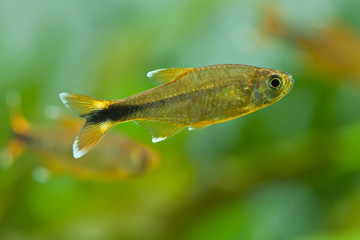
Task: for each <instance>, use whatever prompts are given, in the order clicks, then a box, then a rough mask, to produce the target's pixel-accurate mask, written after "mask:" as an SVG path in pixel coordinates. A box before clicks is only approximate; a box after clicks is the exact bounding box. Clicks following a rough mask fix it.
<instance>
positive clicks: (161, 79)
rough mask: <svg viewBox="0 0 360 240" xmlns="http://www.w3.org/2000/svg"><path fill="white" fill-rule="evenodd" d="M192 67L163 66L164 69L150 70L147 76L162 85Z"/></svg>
mask: <svg viewBox="0 0 360 240" xmlns="http://www.w3.org/2000/svg"><path fill="white" fill-rule="evenodd" d="M191 70H192V68H165V69H158V70H154V71H151V72H148V74H147V77H148V78H149V79H150V81H151V82H152V83H154V84H157V85H162V84H165V83H167V82H170V81H172V80H174V79H175V78H177V77H179V76H180V75H182V74H184V73H186V72H188V71H191Z"/></svg>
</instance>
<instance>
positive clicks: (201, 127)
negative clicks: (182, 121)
mask: <svg viewBox="0 0 360 240" xmlns="http://www.w3.org/2000/svg"><path fill="white" fill-rule="evenodd" d="M210 125H211V124H210ZM210 125H204V126H190V127H188V129H189V131H194V130H200V129H203V128H206V127H208V126H210Z"/></svg>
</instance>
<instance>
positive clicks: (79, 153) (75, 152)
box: [73, 137, 86, 158]
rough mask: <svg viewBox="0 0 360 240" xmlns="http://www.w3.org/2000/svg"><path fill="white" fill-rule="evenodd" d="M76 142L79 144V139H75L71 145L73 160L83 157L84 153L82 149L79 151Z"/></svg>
mask: <svg viewBox="0 0 360 240" xmlns="http://www.w3.org/2000/svg"><path fill="white" fill-rule="evenodd" d="M78 142H79V139H78V138H77V137H76V139H75V141H74V144H73V155H74V158H80V157H82V156H84V154H85V153H86V151H85V150H84V149H81V150H79V147H78Z"/></svg>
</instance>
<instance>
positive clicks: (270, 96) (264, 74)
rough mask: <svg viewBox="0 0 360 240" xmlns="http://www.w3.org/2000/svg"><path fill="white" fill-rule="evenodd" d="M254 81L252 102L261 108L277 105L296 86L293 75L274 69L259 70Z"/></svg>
mask: <svg viewBox="0 0 360 240" xmlns="http://www.w3.org/2000/svg"><path fill="white" fill-rule="evenodd" d="M253 79H254V82H253V86H254V89H253V96H252V101H253V103H254V104H255V105H257V106H259V107H260V106H264V105H270V104H272V103H275V102H276V101H278V100H279V99H280V98H282V97H283V96H285V95H286V94H287V93H288V92H289V91H290V90H291V88H292V87H293V85H294V79H293V77H292V75H291V74H289V73H286V72H282V71H279V70H274V69H259V71H258V72H257V77H255V78H253Z"/></svg>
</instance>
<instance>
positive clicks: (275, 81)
mask: <svg viewBox="0 0 360 240" xmlns="http://www.w3.org/2000/svg"><path fill="white" fill-rule="evenodd" d="M266 83H267V85H268V87H269V88H271V89H273V90H277V89H279V88H280V87H281V86H282V78H281V77H280V76H279V75H271V76H270V77H269V78H268V80H267V82H266Z"/></svg>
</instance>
